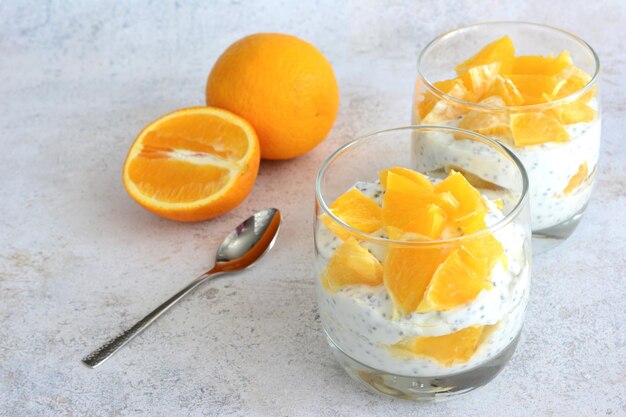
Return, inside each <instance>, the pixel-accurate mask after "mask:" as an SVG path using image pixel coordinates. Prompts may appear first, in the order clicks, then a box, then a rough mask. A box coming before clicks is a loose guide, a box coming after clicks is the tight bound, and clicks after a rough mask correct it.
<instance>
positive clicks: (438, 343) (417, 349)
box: [392, 326, 484, 366]
mask: <svg viewBox="0 0 626 417" xmlns="http://www.w3.org/2000/svg"><path fill="white" fill-rule="evenodd" d="M483 327H484V326H471V327H466V328H465V329H462V330H459V331H457V332H454V333H450V334H446V335H443V336H431V337H416V338H413V339H410V340H408V341H405V342H401V343H399V344H396V345H394V346H392V351H398V350H399V351H401V352H403V353H404V352H407V353H409V354H414V355H418V356H423V357H426V358H429V359H432V360H434V361H436V362H438V363H439V364H441V365H443V366H452V365H455V364H460V363H465V362H467V361H468V360H469V359H470V358H471V357H472V356H473V355H474V353H475V352H476V350H477V349H478V346H479V345H480V342H481V336H482V333H483Z"/></svg>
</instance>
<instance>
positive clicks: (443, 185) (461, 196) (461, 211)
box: [435, 171, 487, 220]
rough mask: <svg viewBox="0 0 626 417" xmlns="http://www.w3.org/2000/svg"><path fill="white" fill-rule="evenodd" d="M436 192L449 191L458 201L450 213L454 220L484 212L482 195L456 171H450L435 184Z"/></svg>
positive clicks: (484, 206)
mask: <svg viewBox="0 0 626 417" xmlns="http://www.w3.org/2000/svg"><path fill="white" fill-rule="evenodd" d="M435 191H436V192H438V193H441V192H449V193H451V194H452V195H453V196H454V198H455V199H456V200H457V201H458V202H459V206H458V207H457V208H456V209H455V210H454V211H453V212H452V213H450V214H451V216H452V218H453V219H455V220H458V219H462V218H464V217H467V216H470V215H472V214H475V213H479V214H484V213H486V211H487V206H486V205H485V202H484V201H483V198H482V196H481V195H480V193H479V192H478V190H476V189H475V188H474V187H472V184H470V183H469V182H468V181H467V180H466V179H465V177H464V176H463V175H462V174H461V173H459V172H456V171H451V172H450V174H449V175H448V177H447V178H446V179H445V180H443V181H441V182H440V183H439V184H437V185H435Z"/></svg>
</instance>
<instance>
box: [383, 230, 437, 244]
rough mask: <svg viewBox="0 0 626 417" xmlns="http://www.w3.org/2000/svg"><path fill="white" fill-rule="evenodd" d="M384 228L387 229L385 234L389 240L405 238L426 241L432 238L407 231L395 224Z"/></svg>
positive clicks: (413, 240) (412, 240) (408, 240)
mask: <svg viewBox="0 0 626 417" xmlns="http://www.w3.org/2000/svg"><path fill="white" fill-rule="evenodd" d="M385 229H386V230H387V236H388V237H389V239H391V240H405V241H407V242H426V241H429V240H432V239H431V238H429V237H428V236H424V235H419V234H417V233H411V232H407V231H406V230H404V229H400V228H399V227H395V226H387V227H386V228H385Z"/></svg>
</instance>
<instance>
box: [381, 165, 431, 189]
mask: <svg viewBox="0 0 626 417" xmlns="http://www.w3.org/2000/svg"><path fill="white" fill-rule="evenodd" d="M389 172H393V173H394V174H397V175H400V176H402V177H404V178H408V179H410V180H411V181H413V182H414V183H415V184H417V185H419V186H420V187H421V188H423V189H424V190H427V191H433V189H434V187H435V186H434V185H433V183H432V182H430V180H429V179H428V177H426V175H424V174H420V173H419V172H417V171H413V170H412V169H408V168H403V167H393V168H389V169H386V170H384V171H380V173H379V177H380V183H381V184H382V186H383V187H386V186H387V174H388V173H389Z"/></svg>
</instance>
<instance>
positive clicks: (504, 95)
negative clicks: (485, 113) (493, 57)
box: [483, 74, 524, 106]
mask: <svg viewBox="0 0 626 417" xmlns="http://www.w3.org/2000/svg"><path fill="white" fill-rule="evenodd" d="M485 96H486V97H487V99H485V100H489V99H490V98H491V97H492V96H497V97H499V98H501V99H502V100H503V101H504V104H505V105H507V106H519V105H521V104H523V103H524V97H522V93H520V92H519V90H518V89H517V87H515V84H513V81H511V80H509V79H508V78H504V77H503V76H501V75H499V74H498V75H496V78H495V80H494V81H493V83H492V84H491V87H490V88H489V90H487V93H486V94H485ZM485 100H483V101H485ZM487 103H488V104H491V105H499V103H497V102H487Z"/></svg>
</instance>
